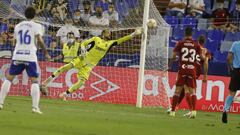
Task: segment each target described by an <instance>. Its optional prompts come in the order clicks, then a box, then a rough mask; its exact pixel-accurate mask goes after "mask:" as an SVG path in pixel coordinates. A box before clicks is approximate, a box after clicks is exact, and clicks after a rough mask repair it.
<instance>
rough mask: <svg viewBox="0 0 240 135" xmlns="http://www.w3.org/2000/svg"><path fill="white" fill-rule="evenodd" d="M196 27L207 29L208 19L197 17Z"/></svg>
mask: <svg viewBox="0 0 240 135" xmlns="http://www.w3.org/2000/svg"><path fill="white" fill-rule="evenodd" d="M197 28H198V29H200V30H207V29H208V19H204V18H199V19H198V25H197Z"/></svg>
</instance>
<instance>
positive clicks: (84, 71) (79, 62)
mask: <svg viewBox="0 0 240 135" xmlns="http://www.w3.org/2000/svg"><path fill="white" fill-rule="evenodd" d="M70 63H71V64H73V66H74V68H76V69H78V74H77V77H78V78H79V79H80V78H84V79H86V80H88V78H89V76H90V73H91V71H92V69H93V68H94V66H91V65H89V64H87V63H86V62H85V61H84V60H83V59H82V58H81V57H76V58H74V59H73V60H72V61H71V62H70Z"/></svg>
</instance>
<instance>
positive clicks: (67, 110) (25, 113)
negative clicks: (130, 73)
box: [0, 97, 240, 135]
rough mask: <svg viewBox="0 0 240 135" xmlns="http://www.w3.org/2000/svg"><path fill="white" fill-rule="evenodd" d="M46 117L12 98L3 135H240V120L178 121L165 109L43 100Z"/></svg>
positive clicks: (2, 119)
mask: <svg viewBox="0 0 240 135" xmlns="http://www.w3.org/2000/svg"><path fill="white" fill-rule="evenodd" d="M41 109H42V111H43V113H44V114H43V115H37V114H32V113H31V99H30V97H8V98H7V100H6V103H5V106H4V110H0V135H239V133H240V116H239V115H234V114H230V117H229V123H228V124H222V123H221V113H207V112H198V115H197V118H196V119H187V118H185V117H183V116H182V115H183V114H184V113H185V112H186V111H178V112H177V116H176V117H175V118H171V117H169V116H168V115H167V114H166V110H165V109H159V108H144V109H139V108H136V107H134V106H128V105H112V104H102V103H92V102H80V101H68V102H64V101H61V100H52V99H51V100H49V99H42V100H41Z"/></svg>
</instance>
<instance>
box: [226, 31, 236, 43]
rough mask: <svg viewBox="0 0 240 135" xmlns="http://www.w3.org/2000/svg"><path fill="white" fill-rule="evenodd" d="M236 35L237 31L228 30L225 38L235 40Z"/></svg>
mask: <svg viewBox="0 0 240 135" xmlns="http://www.w3.org/2000/svg"><path fill="white" fill-rule="evenodd" d="M235 36H236V33H234V32H226V33H225V37H224V40H225V41H235V39H236V37H235Z"/></svg>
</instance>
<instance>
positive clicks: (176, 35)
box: [172, 27, 184, 40]
mask: <svg viewBox="0 0 240 135" xmlns="http://www.w3.org/2000/svg"><path fill="white" fill-rule="evenodd" d="M172 38H173V39H175V40H181V39H183V38H184V29H183V28H181V27H179V28H174V29H173V32H172Z"/></svg>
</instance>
